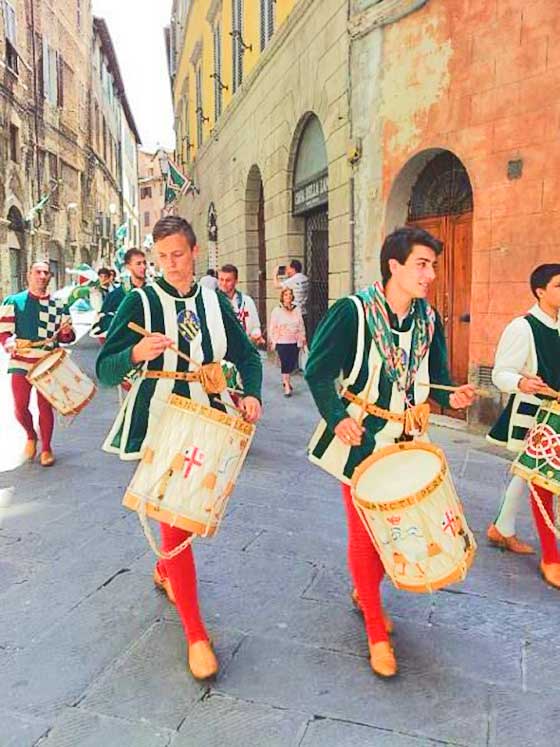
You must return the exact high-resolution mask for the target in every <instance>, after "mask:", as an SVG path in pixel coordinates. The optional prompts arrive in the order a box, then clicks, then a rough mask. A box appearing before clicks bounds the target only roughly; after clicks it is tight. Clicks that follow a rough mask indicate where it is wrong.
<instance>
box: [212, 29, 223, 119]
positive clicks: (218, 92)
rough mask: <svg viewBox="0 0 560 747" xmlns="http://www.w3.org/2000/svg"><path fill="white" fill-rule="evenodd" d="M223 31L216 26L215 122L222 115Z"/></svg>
mask: <svg viewBox="0 0 560 747" xmlns="http://www.w3.org/2000/svg"><path fill="white" fill-rule="evenodd" d="M221 79H222V29H221V26H220V24H219V23H217V24H216V25H215V26H214V121H215V122H217V121H218V119H219V118H220V116H221V114H222V86H221V84H220V81H221Z"/></svg>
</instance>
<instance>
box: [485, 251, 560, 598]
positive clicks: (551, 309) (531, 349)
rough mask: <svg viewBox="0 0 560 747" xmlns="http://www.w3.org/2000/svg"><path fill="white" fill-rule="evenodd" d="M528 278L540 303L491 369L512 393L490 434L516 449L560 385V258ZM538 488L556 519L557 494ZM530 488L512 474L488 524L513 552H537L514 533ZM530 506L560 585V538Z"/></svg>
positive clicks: (548, 573)
mask: <svg viewBox="0 0 560 747" xmlns="http://www.w3.org/2000/svg"><path fill="white" fill-rule="evenodd" d="M529 282H530V286H531V291H532V293H533V295H534V296H535V298H536V299H537V303H536V304H535V305H534V306H533V307H532V308H531V309H530V310H529V312H528V313H527V314H526V315H525V316H523V317H518V318H517V319H514V320H513V321H512V322H510V323H509V324H508V326H507V327H506V328H505V330H504V331H503V333H502V336H501V338H500V342H499V343H498V348H497V350H496V359H495V363H494V369H493V371H492V381H493V382H494V384H495V386H497V387H498V389H500V391H502V392H504V393H506V394H509V395H510V397H509V400H508V403H507V405H506V407H505V409H504V411H503V412H502V414H501V416H500V417H499V419H498V421H497V422H496V424H495V425H494V427H493V428H492V430H491V431H490V433H489V434H488V436H487V438H488V440H489V441H490V442H491V443H495V444H498V445H500V446H505V447H506V448H507V449H508V450H509V451H513V452H514V453H519V452H520V451H523V449H524V448H525V438H526V436H527V433H528V432H529V429H530V428H531V427H532V426H533V424H534V422H535V415H536V414H537V410H538V409H539V406H540V405H541V403H542V400H543V396H542V394H541V392H542V390H543V389H544V388H546V386H548V387H550V388H552V389H553V390H556V391H558V390H560V264H557V263H555V264H547V265H540V266H539V267H537V268H535V270H533V272H532V273H531V277H530V281H529ZM558 438H559V439H560V434H558ZM534 490H536V491H537V493H538V494H539V496H540V498H541V500H542V503H543V506H544V507H545V510H546V512H547V513H548V515H549V517H550V518H551V519H552V521H554V509H553V496H552V494H551V493H549V492H548V491H547V490H545V489H544V488H541V487H538V486H534ZM527 494H528V489H527V484H526V482H525V480H524V479H523V478H522V477H520V476H519V475H515V476H514V477H512V479H511V481H510V482H509V484H508V486H507V488H506V491H505V493H504V496H503V499H502V503H501V506H500V510H499V512H498V515H497V517H496V519H495V520H494V523H493V524H490V526H489V527H488V533H487V534H488V539H489V540H490V542H492V544H494V545H496V546H498V547H502V548H504V549H506V550H510V551H511V552H516V553H521V554H525V555H526V554H531V553H534V550H533V548H532V547H531V546H530V545H528V544H526V543H525V542H521V541H520V540H519V539H518V538H517V536H516V534H515V521H516V518H517V515H518V513H519V511H520V509H521V506H522V505H523V502H524V500H526V498H527ZM531 508H532V512H533V517H534V519H535V524H536V527H537V531H538V534H539V538H540V541H541V548H542V560H541V564H540V569H541V573H542V575H543V578H544V579H545V581H546V582H547V583H548V584H550V585H551V586H555V587H556V588H560V552H559V551H558V546H557V544H556V538H555V536H554V534H553V533H552V532H551V530H550V529H549V528H548V526H547V524H546V522H545V520H544V517H543V515H542V513H541V511H540V509H539V508H538V506H537V505H536V503H535V499H534V498H533V497H531Z"/></svg>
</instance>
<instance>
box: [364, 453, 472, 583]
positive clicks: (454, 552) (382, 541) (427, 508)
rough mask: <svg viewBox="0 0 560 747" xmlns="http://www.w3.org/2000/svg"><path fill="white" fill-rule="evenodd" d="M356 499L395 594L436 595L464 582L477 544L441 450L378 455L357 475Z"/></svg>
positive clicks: (369, 460) (368, 461) (366, 463)
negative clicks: (403, 592) (401, 591)
mask: <svg viewBox="0 0 560 747" xmlns="http://www.w3.org/2000/svg"><path fill="white" fill-rule="evenodd" d="M352 496H353V500H354V505H355V506H356V509H357V511H358V513H359V515H360V517H361V519H362V521H363V522H364V525H365V527H366V529H367V530H368V533H369V535H370V536H371V539H372V541H373V543H374V545H375V547H376V549H377V551H378V552H379V555H380V557H381V560H382V562H383V565H384V566H385V570H386V571H387V574H388V575H389V576H390V577H391V580H392V581H393V583H394V585H395V586H396V587H397V588H399V589H405V590H407V591H415V592H432V591H435V590H436V589H440V588H442V587H444V586H449V585H450V584H453V583H456V582H457V581H462V580H463V579H464V578H465V576H466V574H467V570H468V569H469V567H470V565H471V563H472V561H473V558H474V554H475V551H476V543H475V539H474V536H473V534H472V533H471V531H470V529H469V527H468V526H467V522H466V520H465V516H464V513H463V509H462V506H461V502H460V501H459V499H458V497H457V493H456V492H455V488H454V486H453V482H452V480H451V475H450V474H449V469H448V466H447V462H446V459H445V455H444V453H443V451H442V450H441V449H440V448H439V447H437V446H434V445H433V444H431V443H425V442H421V441H408V442H402V443H397V444H394V445H391V446H386V447H384V448H383V449H380V450H379V451H377V452H375V453H373V454H372V455H371V456H370V457H368V458H367V459H365V460H364V461H363V462H362V463H361V464H360V465H359V467H357V468H356V470H355V471H354V474H353V475H352Z"/></svg>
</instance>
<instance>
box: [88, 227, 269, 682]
mask: <svg viewBox="0 0 560 747" xmlns="http://www.w3.org/2000/svg"><path fill="white" fill-rule="evenodd" d="M153 238H154V250H153V251H154V252H155V254H156V257H157V260H158V263H159V266H160V268H161V269H162V271H163V278H159V279H158V280H156V281H155V282H154V283H153V285H151V286H146V287H144V288H136V289H134V290H132V291H131V292H130V293H128V294H127V295H126V297H125V298H124V300H123V302H122V303H121V305H120V306H119V308H118V311H117V313H116V315H115V318H114V320H113V322H112V323H111V326H110V328H109V331H108V333H107V339H106V341H105V345H104V346H103V349H102V350H101V353H100V354H99V357H98V359H97V375H98V377H99V380H100V382H101V383H102V384H105V385H108V386H115V385H117V384H120V383H121V382H122V381H123V379H124V378H125V377H126V376H127V374H129V373H130V372H131V370H135V371H136V373H137V374H138V376H137V379H136V381H135V383H134V385H133V387H132V389H131V391H130V393H129V395H128V397H127V399H126V400H125V402H124V404H123V406H122V408H121V410H120V412H119V414H118V415H117V419H116V421H115V423H114V425H113V427H112V429H111V431H110V433H109V436H108V437H107V440H106V441H105V444H104V447H103V448H104V449H105V450H106V451H108V452H111V453H116V454H118V455H119V456H120V458H121V459H127V460H137V459H140V458H141V455H142V447H143V444H144V440H145V439H146V436H147V434H148V433H149V431H150V429H151V427H153V425H154V423H155V422H156V421H157V419H158V413H159V412H160V409H159V408H158V404H160V403H161V402H162V401H166V400H167V398H168V397H169V395H170V394H172V393H173V394H178V395H180V396H183V397H188V398H190V399H192V400H194V401H196V402H200V403H201V404H203V405H206V406H210V407H214V408H216V409H219V410H223V411H225V406H224V398H227V397H228V394H227V392H225V393H223V394H208V393H207V392H206V391H205V389H204V387H203V386H202V383H201V382H200V381H195V380H188V379H187V377H186V374H187V373H189V372H191V373H192V371H194V370H195V369H194V368H192V364H190V363H188V362H186V361H185V360H184V359H183V358H181V357H180V356H178V355H177V353H176V352H175V350H173V349H172V348H171V346H173V347H175V348H176V349H179V350H180V351H181V352H182V353H183V354H185V355H188V356H189V357H190V358H191V359H192V360H193V361H194V362H195V364H197V365H198V364H210V363H217V364H219V363H220V362H221V361H222V360H226V361H230V362H231V363H233V364H235V366H236V367H237V368H238V369H239V371H240V373H241V375H242V377H243V385H244V397H243V399H242V400H241V401H240V403H239V407H240V409H241V411H242V412H243V414H244V417H245V419H246V420H247V421H248V422H251V423H255V422H256V421H257V420H258V419H259V418H260V415H261V404H260V398H261V384H262V364H261V360H260V356H259V354H258V352H257V350H256V348H255V347H254V346H253V345H252V343H251V342H250V341H249V338H248V337H247V335H246V334H245V332H244V331H243V329H242V327H241V325H240V324H239V322H238V320H237V318H236V316H235V313H234V311H233V309H232V307H231V304H230V302H229V301H228V300H227V298H225V296H223V295H222V294H219V293H215V292H214V291H213V290H210V289H208V288H204V287H201V286H200V285H198V284H197V283H195V282H194V278H193V270H194V260H195V257H196V256H197V254H198V246H197V244H196V236H195V234H194V231H193V229H192V228H191V226H190V224H189V223H188V222H187V221H186V220H184V219H183V218H179V217H176V216H168V217H166V218H162V219H161V220H159V221H158V222H157V223H156V225H155V226H154V230H153ZM130 322H134V323H136V324H137V325H139V326H141V327H143V328H144V329H147V330H149V331H150V333H151V334H149V335H148V336H146V337H142V336H141V335H139V334H138V333H137V332H133V331H131V330H130V329H129V327H128V324H129V323H130ZM173 374H177V376H175V377H174V376H173ZM211 448H212V444H200V449H201V450H206V449H211ZM202 456H203V455H202V453H201V451H200V450H199V448H195V449H193V451H192V453H189V454H187V455H186V457H187V459H186V464H187V469H188V471H190V470H191V469H195V468H196V466H197V463H198V462H199V461H200V458H201V457H202ZM160 527H161V536H162V548H163V551H164V552H170V551H171V550H173V549H174V548H176V547H178V546H179V545H180V544H181V543H183V542H184V541H185V540H187V539H188V538H189V536H190V533H189V532H187V531H185V530H183V529H180V528H179V527H172V526H169V525H168V524H165V523H163V522H161V523H160ZM154 582H155V584H156V585H157V586H158V587H160V588H162V589H163V590H164V591H165V592H166V593H167V596H168V598H169V600H170V601H172V602H173V603H176V605H177V610H178V612H179V615H180V617H181V621H182V623H183V628H184V631H185V636H186V638H187V642H188V663H189V667H190V670H191V673H192V674H193V676H194V677H196V678H197V679H205V678H207V677H211V676H213V675H215V674H216V672H217V671H218V661H217V659H216V656H215V654H214V651H213V649H212V645H211V643H210V640H209V636H208V633H207V631H206V628H205V625H204V622H203V621H202V617H201V614H200V610H199V606H198V593H197V582H196V569H195V564H194V557H193V553H192V549H191V547H190V546H189V547H187V549H186V550H184V551H182V552H180V553H179V554H178V555H176V556H175V557H173V558H171V559H169V560H168V559H165V560H162V559H160V560H158V562H157V565H156V568H155V571H154Z"/></svg>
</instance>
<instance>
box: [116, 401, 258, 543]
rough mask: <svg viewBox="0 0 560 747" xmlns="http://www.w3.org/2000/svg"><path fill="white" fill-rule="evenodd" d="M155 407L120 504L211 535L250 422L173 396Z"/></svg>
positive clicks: (233, 480) (241, 459) (245, 444)
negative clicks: (156, 410) (138, 456)
mask: <svg viewBox="0 0 560 747" xmlns="http://www.w3.org/2000/svg"><path fill="white" fill-rule="evenodd" d="M154 405H156V407H157V406H158V405H159V407H160V410H161V411H160V412H158V413H157V417H156V418H155V427H154V428H153V429H152V430H151V431H150V430H149V432H148V434H147V436H146V439H145V441H144V448H143V452H142V457H141V460H140V464H139V465H138V468H137V470H136V472H135V473H134V476H133V478H132V482H131V483H130V485H129V487H128V490H127V492H126V494H125V496H124V499H123V505H124V506H126V507H127V508H130V509H132V510H133V511H138V512H139V514H140V516H141V517H142V515H144V516H148V517H150V518H153V519H156V520H157V521H162V522H164V523H166V524H170V525H171V526H178V527H181V528H182V529H185V530H187V531H189V532H192V533H193V534H196V535H199V536H202V537H210V536H212V535H213V534H215V533H216V531H217V529H218V527H219V525H220V522H221V520H222V517H223V515H224V513H225V509H226V506H227V502H228V499H229V497H230V495H231V494H232V492H233V489H234V487H235V483H236V480H237V476H238V475H239V472H240V470H241V467H242V466H243V462H244V461H245V457H246V456H247V452H248V451H249V447H250V445H251V441H252V439H253V434H254V431H255V426H254V425H251V424H250V423H246V422H245V421H244V420H242V419H241V418H239V417H236V416H235V415H229V414H227V413H225V412H222V411H220V410H216V409H215V408H211V407H206V406H205V405H202V404H200V403H198V402H193V400H190V399H187V398H186V397H180V396H178V395H176V394H172V395H170V397H169V399H168V400H167V402H161V403H155V402H152V408H153V406H154ZM151 417H153V415H152V416H151Z"/></svg>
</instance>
